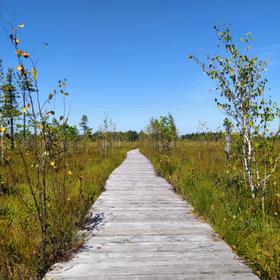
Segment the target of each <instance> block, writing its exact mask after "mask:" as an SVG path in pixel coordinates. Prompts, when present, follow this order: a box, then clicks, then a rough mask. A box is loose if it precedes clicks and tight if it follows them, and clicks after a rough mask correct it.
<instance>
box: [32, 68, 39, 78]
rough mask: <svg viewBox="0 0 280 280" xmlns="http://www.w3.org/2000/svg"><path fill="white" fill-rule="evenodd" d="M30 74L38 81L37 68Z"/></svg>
mask: <svg viewBox="0 0 280 280" xmlns="http://www.w3.org/2000/svg"><path fill="white" fill-rule="evenodd" d="M30 72H31V75H32V78H33V80H37V77H38V72H37V69H36V68H32V69H31V71H30Z"/></svg>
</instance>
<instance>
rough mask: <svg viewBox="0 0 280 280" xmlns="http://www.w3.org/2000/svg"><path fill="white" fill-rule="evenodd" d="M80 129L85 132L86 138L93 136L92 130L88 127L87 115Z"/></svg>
mask: <svg viewBox="0 0 280 280" xmlns="http://www.w3.org/2000/svg"><path fill="white" fill-rule="evenodd" d="M80 127H81V129H82V131H83V135H84V136H91V134H92V129H91V128H90V127H89V126H88V117H87V116H86V115H82V118H81V121H80Z"/></svg>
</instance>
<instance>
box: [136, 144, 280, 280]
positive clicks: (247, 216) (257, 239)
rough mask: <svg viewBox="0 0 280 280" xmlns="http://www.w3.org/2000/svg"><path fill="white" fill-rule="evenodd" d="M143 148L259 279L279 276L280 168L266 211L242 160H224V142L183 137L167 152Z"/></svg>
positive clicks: (268, 192) (267, 200)
mask: <svg viewBox="0 0 280 280" xmlns="http://www.w3.org/2000/svg"><path fill="white" fill-rule="evenodd" d="M277 148H278V151H279V150H280V146H279V145H278V147H277ZM141 151H142V152H143V153H144V154H145V155H146V156H147V157H148V158H150V159H151V161H152V162H153V164H154V166H155V168H156V170H157V172H158V173H159V174H160V175H162V176H163V177H165V178H166V179H167V180H168V181H169V182H170V183H171V184H172V185H173V186H174V187H175V189H176V191H177V192H178V193H180V194H181V195H182V196H183V197H184V198H185V199H186V200H188V201H189V202H190V203H191V204H192V206H193V207H194V211H195V212H196V213H197V214H198V215H200V216H202V217H204V219H205V220H206V221H208V222H209V223H210V224H211V225H212V226H213V228H214V230H215V231H216V232H218V233H219V234H220V236H221V237H222V238H224V240H225V241H226V242H227V243H228V244H229V245H230V246H231V248H232V249H233V251H235V252H236V253H237V254H238V255H239V256H241V257H242V258H244V259H245V261H246V263H247V264H248V265H249V266H250V267H251V268H252V269H253V270H254V272H255V273H256V274H257V275H258V276H260V277H261V279H274V280H276V279H280V231H279V228H280V218H279V217H280V180H279V175H280V171H279V170H277V172H276V173H275V178H274V184H273V186H271V187H270V188H269V189H268V190H267V193H266V201H265V205H266V208H265V213H264V214H263V213H262V210H261V206H260V205H261V203H260V201H257V200H255V201H253V199H252V198H251V194H250V190H249V189H248V190H246V189H244V186H243V185H242V178H241V177H240V174H242V173H240V170H239V169H238V163H237V162H235V161H234V160H232V161H231V163H230V164H228V163H226V162H225V159H224V152H223V144H222V143H215V142H210V143H206V142H187V141H183V142H180V143H178V145H177V147H176V148H175V149H174V151H173V152H171V153H169V154H168V155H161V154H160V153H158V152H157V151H156V150H152V149H150V148H149V146H148V145H146V146H142V148H141Z"/></svg>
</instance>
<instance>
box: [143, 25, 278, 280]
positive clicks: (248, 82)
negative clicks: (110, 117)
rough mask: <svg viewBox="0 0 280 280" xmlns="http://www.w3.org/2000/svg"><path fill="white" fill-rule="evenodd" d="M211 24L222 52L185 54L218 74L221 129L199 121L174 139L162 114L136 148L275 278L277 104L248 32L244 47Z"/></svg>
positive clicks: (170, 125) (260, 272)
mask: <svg viewBox="0 0 280 280" xmlns="http://www.w3.org/2000/svg"><path fill="white" fill-rule="evenodd" d="M215 31H216V33H217V36H218V40H219V48H222V50H221V53H222V55H215V56H213V57H210V56H208V57H207V62H205V63H204V62H201V60H200V59H198V58H196V57H195V56H193V55H191V56H190V59H191V60H193V61H195V62H196V63H197V64H198V65H199V66H200V67H201V69H202V71H203V72H205V73H206V75H208V76H209V77H210V78H211V79H213V80H214V81H216V85H217V88H216V94H217V95H216V98H215V101H216V103H217V106H218V108H219V109H220V110H222V111H224V113H225V116H226V118H225V121H224V132H218V133H217V132H216V133H211V132H209V131H208V130H207V129H206V127H205V123H202V131H201V133H196V134H191V135H185V136H182V137H181V139H178V135H177V133H176V127H175V124H174V120H173V118H171V117H170V116H169V117H161V118H160V119H159V120H154V119H152V120H151V122H150V124H149V125H148V127H147V129H146V134H144V135H143V136H142V138H141V139H142V144H141V150H142V152H143V153H144V154H145V155H147V156H148V157H149V158H150V159H151V160H152V162H153V164H154V165H155V167H156V169H157V171H158V173H159V174H160V175H162V176H164V177H165V178H166V179H167V180H168V181H169V182H170V183H171V184H172V185H173V186H174V187H175V189H176V191H177V192H179V193H180V194H181V195H182V196H183V197H185V198H186V199H187V200H188V201H190V202H191V204H192V205H193V206H194V209H195V211H196V213H197V214H199V215H201V216H202V217H204V218H205V219H206V220H207V221H209V222H210V223H211V224H212V226H213V227H214V229H215V230H216V231H217V232H218V233H219V234H220V235H221V236H222V238H224V239H225V240H226V242H228V244H230V245H231V247H232V249H233V250H234V251H236V252H237V253H238V255H239V256H241V257H243V258H244V259H245V260H246V262H247V263H248V264H249V265H250V266H251V267H252V268H253V270H254V271H255V273H256V274H257V275H259V276H260V277H261V278H262V279H275V280H276V279H280V232H279V227H280V218H279V217H280V177H279V176H280V167H279V159H280V141H279V140H280V139H279V135H278V134H279V129H277V128H276V129H272V127H273V126H272V125H273V121H275V120H276V119H279V109H278V107H277V106H276V104H275V103H273V101H272V100H271V98H270V97H269V94H268V93H267V90H266V84H267V82H268V81H267V80H266V79H265V78H264V76H263V72H264V71H265V68H266V62H263V61H260V60H259V59H258V58H257V57H255V56H250V55H249V53H248V51H249V49H250V46H249V45H248V44H249V42H250V41H251V40H252V38H251V34H250V33H247V34H246V36H245V37H244V38H241V41H242V42H243V43H245V50H244V51H242V49H240V48H239V47H238V44H237V43H236V42H234V40H233V38H232V35H231V33H230V30H229V29H228V27H222V28H217V27H215ZM166 120H168V121H166ZM274 124H275V123H274Z"/></svg>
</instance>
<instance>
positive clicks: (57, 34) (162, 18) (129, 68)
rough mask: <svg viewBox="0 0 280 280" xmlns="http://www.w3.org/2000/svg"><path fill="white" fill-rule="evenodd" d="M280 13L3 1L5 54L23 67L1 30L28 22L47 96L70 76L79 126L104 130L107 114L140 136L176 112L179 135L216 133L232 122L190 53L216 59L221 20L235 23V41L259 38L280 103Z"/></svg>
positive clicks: (260, 1) (221, 3) (259, 4)
mask: <svg viewBox="0 0 280 280" xmlns="http://www.w3.org/2000/svg"><path fill="white" fill-rule="evenodd" d="M279 11H280V1H279V0H266V1H264V0H234V1H225V0H211V1H210V0H99V1H97V0H79V1H74V0H56V1H55V0H48V1H43V0H25V1H22V0H0V12H1V15H0V21H1V22H0V25H1V31H0V58H1V59H3V62H4V65H6V66H15V65H16V64H15V60H14V58H13V57H14V53H13V50H12V48H11V46H10V45H9V42H8V40H7V38H6V37H7V36H6V34H5V32H4V31H3V28H6V29H9V28H10V27H9V26H10V25H11V24H19V23H24V24H25V28H24V29H23V30H22V36H21V37H22V40H23V46H24V49H25V50H27V51H29V52H31V53H32V55H33V57H35V58H38V59H39V75H40V76H39V77H40V79H39V81H40V87H41V90H42V92H43V93H45V94H48V93H49V92H50V91H51V89H52V88H53V87H54V86H55V85H56V81H57V80H59V79H62V78H67V79H68V91H69V93H70V97H69V98H68V101H67V108H68V110H70V117H71V123H73V124H75V123H76V124H77V123H78V122H79V120H80V118H81V115H82V114H86V115H88V117H89V120H90V125H91V126H93V127H94V129H97V128H98V126H99V125H100V123H101V122H102V119H103V118H104V113H107V114H108V115H109V116H110V117H111V119H112V120H113V121H114V122H116V124H117V129H120V130H128V129H134V130H140V129H142V128H143V127H144V126H145V125H146V124H147V123H148V122H149V120H150V118H151V117H152V116H155V117H158V116H160V115H163V114H167V113H168V112H170V113H172V114H173V115H174V117H175V119H176V122H177V125H178V127H179V130H180V132H181V133H186V132H192V131H196V130H197V127H198V125H199V121H207V122H208V126H209V128H210V129H212V130H216V129H217V127H219V126H220V125H221V123H222V120H223V117H224V116H223V114H222V113H221V112H219V111H218V110H217V109H216V107H215V104H214V93H213V92H211V91H210V89H214V88H215V85H214V84H213V82H212V81H210V80H209V78H207V77H206V76H205V75H204V74H203V73H202V72H201V71H200V69H199V68H198V66H197V65H195V64H194V63H193V62H190V61H188V59H187V57H188V55H189V54H190V53H193V54H196V55H198V56H200V57H202V58H203V57H205V56H206V55H207V54H215V53H216V51H217V50H216V44H217V39H216V35H215V33H214V32H213V25H215V24H223V23H229V24H230V25H231V29H232V33H233V35H234V36H235V37H236V39H237V40H238V39H239V38H240V37H241V36H242V35H243V34H244V33H246V32H248V31H250V32H252V34H253V37H254V42H253V47H252V53H253V54H257V55H258V56H260V57H261V58H264V59H265V58H270V65H269V67H268V71H267V73H266V75H267V77H268V79H269V86H270V87H271V88H272V91H271V95H272V96H273V98H274V99H275V100H276V101H277V102H278V103H280V32H279V29H280V16H279ZM2 27H3V28H2ZM44 42H47V43H48V44H49V47H48V48H46V47H45V46H44Z"/></svg>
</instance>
